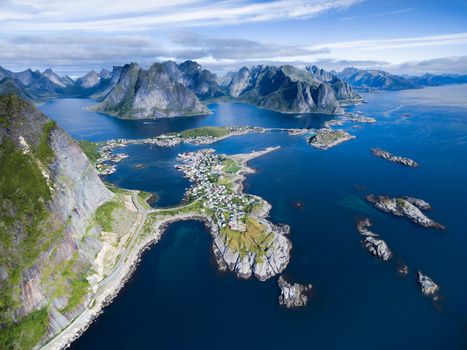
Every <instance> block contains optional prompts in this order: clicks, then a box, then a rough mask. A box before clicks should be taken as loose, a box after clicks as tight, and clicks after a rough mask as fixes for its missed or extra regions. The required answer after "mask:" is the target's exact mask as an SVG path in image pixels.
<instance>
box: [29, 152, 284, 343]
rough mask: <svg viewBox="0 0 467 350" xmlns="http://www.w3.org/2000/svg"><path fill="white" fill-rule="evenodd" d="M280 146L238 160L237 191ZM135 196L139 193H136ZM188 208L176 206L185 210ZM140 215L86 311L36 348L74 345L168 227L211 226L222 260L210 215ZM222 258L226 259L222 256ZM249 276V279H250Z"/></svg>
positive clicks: (261, 215)
mask: <svg viewBox="0 0 467 350" xmlns="http://www.w3.org/2000/svg"><path fill="white" fill-rule="evenodd" d="M279 148H280V146H276V147H268V148H266V149H264V150H261V151H255V152H252V153H247V154H239V155H237V156H238V158H239V159H238V161H239V162H241V164H242V171H240V172H239V174H238V178H237V179H236V183H237V182H238V184H237V185H238V186H239V187H237V191H240V192H241V191H243V181H244V179H245V175H246V174H251V173H254V172H255V171H254V169H252V168H250V167H248V165H247V162H248V161H250V160H251V159H254V158H257V157H260V156H262V155H265V154H267V153H270V152H272V151H275V150H277V149H279ZM134 193H135V192H134ZM254 197H257V196H254ZM257 198H259V199H261V201H262V202H263V206H262V208H261V210H260V211H259V212H258V213H257V214H256V217H257V218H258V219H260V220H261V221H262V222H263V223H267V224H268V226H269V227H270V228H271V229H272V228H273V227H274V226H275V225H274V224H272V223H269V222H268V221H267V220H266V219H265V218H266V217H267V216H268V214H269V211H270V209H271V205H270V204H269V203H268V202H266V201H265V200H264V199H262V198H260V197H257ZM184 206H185V205H182V206H179V207H176V208H183V207H184ZM137 209H138V212H139V213H140V214H142V215H143V217H142V220H141V222H140V224H139V226H138V228H137V232H135V233H134V236H133V237H132V238H130V239H131V240H132V242H131V243H130V245H129V246H128V248H127V250H126V251H124V252H122V257H121V258H120V259H119V261H118V262H117V264H116V265H115V267H114V268H113V270H112V272H111V273H110V274H109V275H108V276H107V277H106V278H104V279H103V280H101V281H100V282H99V284H100V286H99V288H98V290H97V292H96V294H95V295H94V296H93V298H91V300H90V301H89V302H88V305H87V306H86V307H85V310H84V311H83V312H82V313H81V314H80V315H79V316H78V317H76V318H75V319H74V320H73V321H72V322H71V323H70V324H68V326H67V327H66V328H64V329H63V330H62V331H61V332H60V333H58V334H57V335H55V336H54V337H53V338H51V339H48V340H47V341H46V342H45V343H39V344H38V345H36V347H35V349H44V350H60V349H66V348H68V347H70V345H71V343H72V342H73V341H75V340H76V339H78V338H79V337H80V336H81V335H82V334H83V333H84V332H85V331H86V330H87V329H88V328H89V327H90V326H91V324H92V323H93V322H94V321H95V320H96V319H97V318H98V317H99V316H100V315H101V314H102V313H103V312H104V309H105V307H106V306H108V305H110V304H111V303H112V301H113V300H114V299H115V298H116V297H117V296H118V294H119V292H120V291H121V290H122V288H123V287H124V286H125V284H126V283H127V281H128V280H129V279H130V278H131V276H132V275H133V273H134V271H135V270H136V268H137V267H138V264H139V262H140V261H141V257H142V255H143V254H144V252H145V251H146V250H148V249H150V248H152V247H153V246H154V245H155V244H157V243H158V242H159V240H160V239H161V237H162V235H163V234H164V233H165V231H166V228H167V226H168V225H169V224H171V223H174V222H178V221H189V220H197V221H202V222H204V223H205V224H206V225H207V226H208V227H209V231H210V234H211V237H212V239H213V242H212V247H213V251H214V255H215V256H216V258H218V252H219V250H218V247H217V245H216V241H215V238H216V233H217V227H216V225H215V224H214V223H213V222H212V220H211V218H210V217H209V216H208V215H203V214H200V213H196V212H188V213H183V214H177V215H173V216H168V217H166V218H161V219H160V218H158V219H157V220H156V221H155V222H154V223H151V222H149V221H150V220H151V218H149V217H147V215H148V214H157V213H161V214H163V212H164V211H165V210H166V209H151V210H145V209H143V208H141V207H140V206H139V205H137ZM148 222H149V224H152V227H151V230H150V233H149V234H145V232H144V229H145V225H146V224H148ZM288 242H289V246H288V250H289V251H290V249H291V247H292V245H291V243H290V241H288ZM220 258H221V259H222V256H220ZM218 263H219V264H218V268H219V270H221V271H222V270H226V269H227V267H228V266H227V264H226V263H225V262H224V264H222V263H220V260H218ZM248 277H249V276H248Z"/></svg>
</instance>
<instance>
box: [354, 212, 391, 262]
mask: <svg viewBox="0 0 467 350" xmlns="http://www.w3.org/2000/svg"><path fill="white" fill-rule="evenodd" d="M371 226H372V224H371V221H370V219H368V218H366V219H363V220H360V221H359V222H358V224H357V230H358V232H359V233H360V234H361V235H362V236H365V239H364V240H363V241H362V245H363V246H364V247H365V248H366V250H368V252H370V254H372V255H374V256H376V257H378V258H380V259H382V260H384V261H387V260H389V259H391V258H392V252H391V250H390V249H389V247H388V245H387V244H386V242H385V241H383V240H382V239H379V238H376V237H378V234H376V233H374V232H372V231H370V230H369V228H370V227H371Z"/></svg>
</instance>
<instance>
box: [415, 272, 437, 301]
mask: <svg viewBox="0 0 467 350" xmlns="http://www.w3.org/2000/svg"><path fill="white" fill-rule="evenodd" d="M417 281H418V283H419V284H420V288H421V290H422V293H423V294H425V295H427V296H431V295H435V294H436V293H438V291H439V286H438V285H437V284H436V283H435V282H433V280H432V279H431V278H430V277H428V276H427V275H425V274H423V273H422V272H421V271H417Z"/></svg>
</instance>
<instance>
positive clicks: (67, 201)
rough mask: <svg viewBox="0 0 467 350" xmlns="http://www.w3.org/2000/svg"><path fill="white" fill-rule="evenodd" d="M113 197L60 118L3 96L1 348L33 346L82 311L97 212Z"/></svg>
mask: <svg viewBox="0 0 467 350" xmlns="http://www.w3.org/2000/svg"><path fill="white" fill-rule="evenodd" d="M114 196H115V195H114V194H113V193H112V192H110V191H109V190H108V189H107V188H106V186H105V185H104V184H103V183H102V181H101V180H100V178H99V177H98V175H97V174H96V172H95V169H94V166H93V165H92V164H91V163H90V162H89V161H88V159H87V158H86V156H85V155H84V154H83V152H82V150H81V148H80V146H79V145H78V144H77V143H76V142H75V141H74V140H73V139H72V138H71V137H70V136H69V135H68V134H67V133H66V132H65V131H63V130H62V129H61V128H60V127H59V126H57V125H56V123H55V122H53V121H51V120H50V119H48V118H47V117H46V116H45V115H43V114H42V113H41V112H39V111H38V110H37V109H36V108H35V107H34V106H33V105H32V104H30V103H29V102H26V101H24V100H23V99H21V98H20V97H18V96H15V95H6V96H0V348H1V349H30V348H33V346H34V345H36V344H37V343H38V342H39V341H40V340H41V339H44V338H45V337H51V336H53V335H54V334H56V333H57V332H59V331H60V330H62V329H63V328H64V327H66V326H67V325H68V324H69V322H70V321H71V320H73V319H74V318H76V317H77V315H79V314H80V313H81V312H82V311H83V310H84V308H85V307H86V305H87V303H89V301H90V299H89V294H88V291H89V290H90V289H89V282H88V279H86V276H87V275H88V274H89V273H90V272H91V271H94V270H93V269H95V265H93V264H95V263H94V260H95V259H96V256H97V254H98V253H99V252H100V250H101V249H102V246H103V243H102V235H101V232H102V229H101V227H100V226H99V225H98V224H96V221H95V213H96V210H97V209H98V208H99V207H100V206H101V205H102V204H103V203H106V202H107V201H109V200H111V199H112V198H113V197H114Z"/></svg>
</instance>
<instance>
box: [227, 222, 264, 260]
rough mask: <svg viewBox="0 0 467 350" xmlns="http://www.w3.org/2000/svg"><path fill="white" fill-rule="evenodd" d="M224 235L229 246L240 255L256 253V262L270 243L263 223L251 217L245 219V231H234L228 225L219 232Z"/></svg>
mask: <svg viewBox="0 0 467 350" xmlns="http://www.w3.org/2000/svg"><path fill="white" fill-rule="evenodd" d="M220 233H221V234H222V235H226V236H227V237H228V240H229V247H230V248H232V249H233V250H236V251H238V252H240V257H243V256H245V254H247V253H248V252H253V253H255V254H256V259H257V262H259V261H258V260H261V259H262V257H263V256H264V252H265V251H266V250H267V247H268V245H269V243H270V240H271V237H270V235H268V234H267V233H266V232H265V230H264V227H263V225H262V224H261V223H260V222H258V221H256V220H254V219H253V218H251V217H248V218H247V219H246V231H245V232H240V231H234V230H231V229H230V228H228V227H224V228H222V229H221V232H220Z"/></svg>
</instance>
